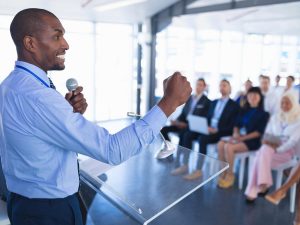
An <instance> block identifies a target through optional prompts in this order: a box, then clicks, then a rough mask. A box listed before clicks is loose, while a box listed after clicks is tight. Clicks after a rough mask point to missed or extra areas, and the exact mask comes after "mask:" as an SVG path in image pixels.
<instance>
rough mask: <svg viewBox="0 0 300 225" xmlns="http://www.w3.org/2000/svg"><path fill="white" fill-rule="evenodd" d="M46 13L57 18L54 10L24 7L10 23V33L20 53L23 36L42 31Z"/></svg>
mask: <svg viewBox="0 0 300 225" xmlns="http://www.w3.org/2000/svg"><path fill="white" fill-rule="evenodd" d="M45 15H48V16H52V17H55V18H57V17H56V16H55V15H54V14H53V13H52V12H49V11H47V10H45V9H38V8H28V9H24V10H22V11H20V12H18V13H17V14H16V15H15V17H14V18H13V20H12V22H11V24H10V35H11V37H12V39H13V41H14V43H15V45H16V48H17V52H18V53H19V51H20V50H21V49H22V47H23V38H24V37H25V36H26V35H32V34H35V33H37V32H39V31H40V28H41V26H42V25H43V24H44V22H43V19H42V17H43V16H45Z"/></svg>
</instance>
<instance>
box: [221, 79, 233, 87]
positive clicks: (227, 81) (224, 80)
mask: <svg viewBox="0 0 300 225" xmlns="http://www.w3.org/2000/svg"><path fill="white" fill-rule="evenodd" d="M222 82H225V83H227V84H228V85H229V86H231V84H230V82H229V80H226V79H222V80H221V81H220V83H222Z"/></svg>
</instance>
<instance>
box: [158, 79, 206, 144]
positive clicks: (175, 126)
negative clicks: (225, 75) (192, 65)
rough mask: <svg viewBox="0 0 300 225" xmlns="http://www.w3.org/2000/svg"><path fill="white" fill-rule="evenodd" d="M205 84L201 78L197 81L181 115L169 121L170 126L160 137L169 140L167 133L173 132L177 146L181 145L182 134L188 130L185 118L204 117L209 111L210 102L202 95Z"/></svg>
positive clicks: (163, 129)
mask: <svg viewBox="0 0 300 225" xmlns="http://www.w3.org/2000/svg"><path fill="white" fill-rule="evenodd" d="M205 88H206V83H205V80H204V79H203V78H200V79H198V80H197V83H196V89H195V94H194V95H191V97H190V98H189V99H188V101H187V102H186V104H185V106H184V107H183V109H182V112H181V114H180V115H179V117H178V118H177V119H176V120H172V121H171V125H170V126H166V127H163V128H162V130H161V133H162V135H163V136H164V138H165V139H166V140H168V141H169V140H170V137H169V135H168V134H169V133H170V132H175V133H177V134H179V138H180V141H179V145H182V133H183V132H184V131H185V130H187V129H188V121H187V116H188V115H189V114H192V115H196V116H206V115H207V113H208V109H209V104H210V100H209V99H208V98H207V96H206V95H205V94H204V91H205Z"/></svg>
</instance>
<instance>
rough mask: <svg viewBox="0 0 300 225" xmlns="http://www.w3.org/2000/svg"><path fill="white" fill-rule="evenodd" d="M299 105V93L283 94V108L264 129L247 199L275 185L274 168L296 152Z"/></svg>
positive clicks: (299, 135) (298, 137)
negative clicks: (273, 178)
mask: <svg viewBox="0 0 300 225" xmlns="http://www.w3.org/2000/svg"><path fill="white" fill-rule="evenodd" d="M299 129H300V106H299V103H298V95H296V94H295V92H292V91H287V92H285V93H284V94H283V96H282V97H281V102H280V111H279V112H278V113H276V114H274V115H273V116H272V117H271V119H270V121H269V123H268V125H267V128H266V131H265V135H264V138H263V141H262V143H263V145H262V146H261V147H260V149H259V150H258V152H257V153H256V157H255V160H254V164H253V166H252V168H251V171H250V177H249V179H248V185H247V188H246V191H245V195H246V199H247V202H248V203H250V202H254V200H255V199H256V198H257V196H258V195H259V194H261V195H264V194H266V193H267V191H268V188H269V187H270V186H272V184H273V180H272V173H271V172H272V171H271V170H272V168H273V167H276V166H278V165H280V164H282V163H285V162H288V161H289V160H291V159H292V157H293V156H294V155H295V154H296V152H295V151H296V146H297V145H298V143H299V140H300V132H299Z"/></svg>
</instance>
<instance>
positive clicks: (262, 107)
mask: <svg viewBox="0 0 300 225" xmlns="http://www.w3.org/2000/svg"><path fill="white" fill-rule="evenodd" d="M250 93H255V94H258V95H259V96H260V101H259V103H258V108H259V109H261V110H263V109H264V96H263V94H262V92H261V90H260V88H259V87H252V88H250V89H249V90H248V92H247V95H248V94H250ZM244 107H245V109H249V108H250V104H249V102H248V99H247V100H246V104H245V106H244Z"/></svg>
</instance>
